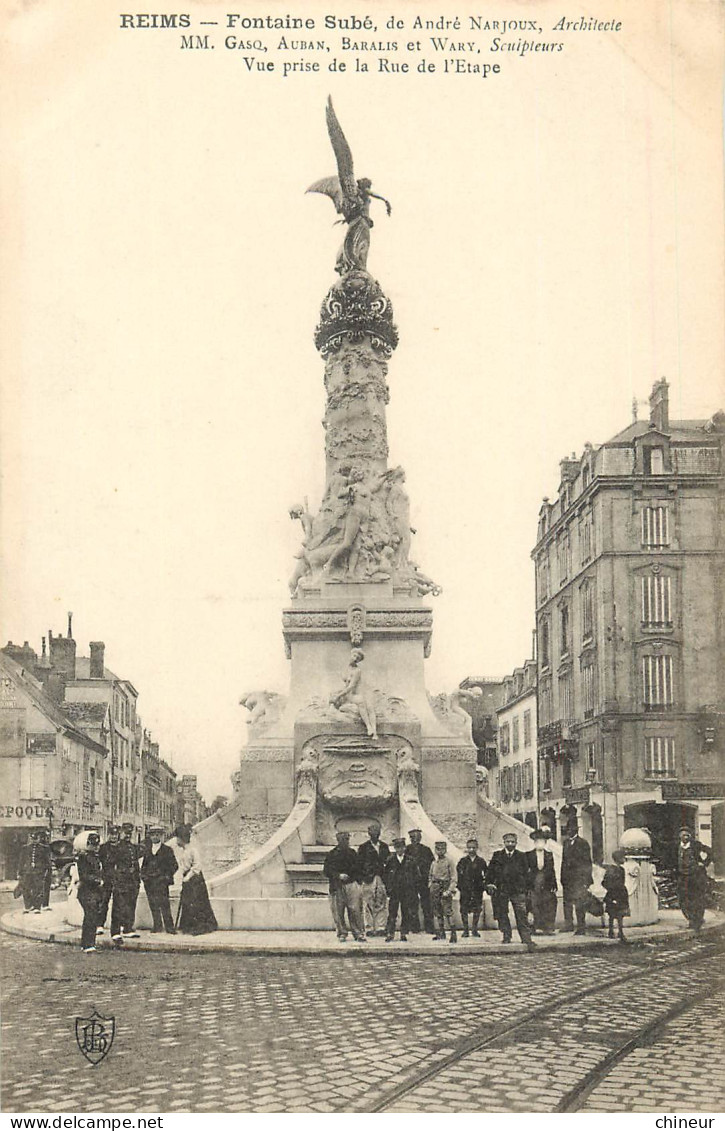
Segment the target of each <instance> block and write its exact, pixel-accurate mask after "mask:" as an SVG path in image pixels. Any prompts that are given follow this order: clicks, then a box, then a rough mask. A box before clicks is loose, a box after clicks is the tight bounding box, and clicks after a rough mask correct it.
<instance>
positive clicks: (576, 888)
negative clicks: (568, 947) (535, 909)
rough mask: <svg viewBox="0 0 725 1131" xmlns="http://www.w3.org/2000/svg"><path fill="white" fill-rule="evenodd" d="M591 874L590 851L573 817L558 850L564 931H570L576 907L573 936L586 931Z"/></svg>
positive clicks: (572, 927) (592, 879) (572, 926)
mask: <svg viewBox="0 0 725 1131" xmlns="http://www.w3.org/2000/svg"><path fill="white" fill-rule="evenodd" d="M593 882H594V877H593V875H592V852H591V849H590V847H589V844H588V843H587V841H585V840H584V838H583V837H581V836H579V832H578V826H577V822H576V820H574V821H570V822H569V824H568V826H567V832H566V838H565V840H564V843H563V844H562V850H561V887H562V891H563V895H564V930H565V931H574V915H573V912H574V910H576V931H574V934H576V935H584V934H586V915H587V904H588V903H589V887H590V885H591V884H592V883H593Z"/></svg>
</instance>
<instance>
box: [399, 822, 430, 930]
mask: <svg viewBox="0 0 725 1131" xmlns="http://www.w3.org/2000/svg"><path fill="white" fill-rule="evenodd" d="M408 837H409V839H410V844H409V845H408V846H407V848H406V850H405V855H406V856H407V857H408V859H409V860H412V861H413V864H414V865H415V890H416V895H417V902H419V903H420V909H421V911H422V912H423V926H424V928H425V931H426V933H427V934H429V935H435V934H436V933H437V932H436V929H435V927H434V926H433V912H432V911H431V905H430V888H429V887H428V876H429V875H430V866H431V864H432V863H433V860H434V857H433V853H432V852H431V850H430V848H429V847H428V845H427V844H423V833H422V832H421V830H420V829H408ZM410 929H411V931H412V932H413V934H417V933H418V932H419V931H420V915H419V914H418V910H417V908H416V912H415V915H414V917H413V922H412V924H411V927H410Z"/></svg>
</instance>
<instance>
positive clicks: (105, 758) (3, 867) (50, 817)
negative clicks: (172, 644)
mask: <svg viewBox="0 0 725 1131" xmlns="http://www.w3.org/2000/svg"><path fill="white" fill-rule="evenodd" d="M8 647H9V649H10V651H11V652H14V653H15V655H16V657H17V655H18V652H19V651H20V649H18V648H17V646H13V645H12V644H10V645H9V646H8ZM23 647H24V648H28V652H26V654H25V657H24V658H25V660H26V661H29V665H32V664H33V659H32V656H31V655H30V654H29V653H30V652H32V649H29V646H27V645H24V646H23ZM33 655H34V656H35V662H36V663H37V661H38V657H37V655H35V653H33ZM97 714H98V718H96V717H94V719H93V725H94V730H95V732H96V737H91V735H90V734H89V733H87V732H86V731H85V730H84V729H83V727H82V726H81V725H80V723H78V722H77V721H76V719H75V718H74V717H72V715H70V714H68V713H67V712H66V711H65V709H64V704H63V703H62V701H61V702H59V701H57V700H56V699H55V698H53V697H52V696H51V695H49V694H48V693H47V691H46V690H45V689H44V687H43V684H42V683H41V682H40V680H38V679H36V678H35V676H34V675H33V674H32V671H31V670H30V666H28V667H26V666H25V664H21V663H18V662H16V660H15V659H12V658H11V657H10V656H9V655H8V652H7V649H3V650H2V651H1V652H0V796H1V797H2V806H0V879H14V878H15V877H16V876H17V868H18V861H19V855H20V849H21V847H22V846H23V844H25V843H26V842H27V838H28V834H29V832H30V830H31V829H39V828H43V829H46V830H47V831H48V833H49V834H50V837H51V840H53V839H56V838H58V839H59V838H61V837H72V836H74V835H75V834H76V833H78V832H81V831H82V830H83V829H95V830H97V831H98V832H100V833H103V832H105V830H106V828H107V825H108V820H109V814H110V793H109V789H108V781H109V778H108V765H109V761H110V757H109V751H108V745H107V738H108V736H107V733H105V732H104V729H103V724H102V722H101V724H100V725H99V726H97V725H96V724H97V723H99V720H100V712H98V713H97Z"/></svg>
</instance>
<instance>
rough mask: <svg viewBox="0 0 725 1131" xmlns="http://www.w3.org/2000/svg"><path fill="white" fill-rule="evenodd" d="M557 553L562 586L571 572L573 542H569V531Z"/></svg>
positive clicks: (561, 541)
mask: <svg viewBox="0 0 725 1131" xmlns="http://www.w3.org/2000/svg"><path fill="white" fill-rule="evenodd" d="M556 552H557V558H558V562H559V584H560V585H561V584H562V583H563V582H564V581H566V579H567V578H568V576H569V574H570V572H571V542H570V541H569V531H568V530H567V531H566V532H565V533H564V534H562V536H561V538H560V539H559V544H558V546H557V550H556Z"/></svg>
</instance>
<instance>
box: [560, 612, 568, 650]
mask: <svg viewBox="0 0 725 1131" xmlns="http://www.w3.org/2000/svg"><path fill="white" fill-rule="evenodd" d="M559 626H560V629H561V641H560V649H561V655H562V656H565V655H566V654H567V652H568V651H569V606H568V605H562V606H561V609H560V610H559Z"/></svg>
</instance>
